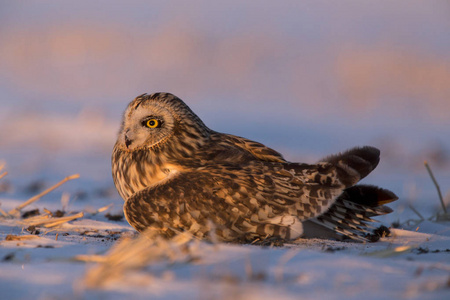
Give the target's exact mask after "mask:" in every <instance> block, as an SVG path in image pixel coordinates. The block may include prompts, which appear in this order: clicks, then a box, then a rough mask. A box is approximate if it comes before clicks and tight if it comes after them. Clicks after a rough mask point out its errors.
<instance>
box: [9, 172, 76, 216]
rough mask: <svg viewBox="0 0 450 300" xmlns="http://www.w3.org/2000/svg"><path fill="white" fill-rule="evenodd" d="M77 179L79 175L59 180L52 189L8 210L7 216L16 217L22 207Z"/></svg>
mask: <svg viewBox="0 0 450 300" xmlns="http://www.w3.org/2000/svg"><path fill="white" fill-rule="evenodd" d="M77 178H80V175H79V174H74V175H71V176H67V177H66V178H64V179H63V180H61V181H60V182H58V183H57V184H55V185H54V186H52V187H50V188H48V189H46V190H45V191H43V192H42V193H40V194H38V195H36V196H34V197H31V198H30V199H28V200H27V201H25V202H24V203H22V204H20V205H19V206H17V207H16V208H14V209H12V210H10V211H9V212H8V214H9V215H17V214H18V213H19V212H20V210H21V209H23V208H24V207H26V206H28V205H30V204H31V203H33V202H35V201H37V200H39V199H40V198H42V197H43V196H44V195H46V194H48V193H50V192H51V191H53V190H54V189H56V188H58V187H59V186H61V185H63V184H64V183H66V182H67V181H69V180H72V179H77Z"/></svg>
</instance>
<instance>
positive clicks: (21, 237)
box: [5, 234, 40, 241]
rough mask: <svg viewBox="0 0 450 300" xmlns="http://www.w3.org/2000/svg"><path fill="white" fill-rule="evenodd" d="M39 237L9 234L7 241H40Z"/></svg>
mask: <svg viewBox="0 0 450 300" xmlns="http://www.w3.org/2000/svg"><path fill="white" fill-rule="evenodd" d="M39 238H40V237H39V236H36V235H30V234H29V235H14V234H8V235H7V236H6V238H5V241H24V240H35V239H39Z"/></svg>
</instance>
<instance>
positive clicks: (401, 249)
mask: <svg viewBox="0 0 450 300" xmlns="http://www.w3.org/2000/svg"><path fill="white" fill-rule="evenodd" d="M412 249H414V247H413V246H398V247H395V248H394V249H386V250H381V251H375V252H371V253H367V254H364V255H365V256H375V257H380V258H387V257H392V256H396V255H399V254H402V253H406V252H410V251H411V250H412Z"/></svg>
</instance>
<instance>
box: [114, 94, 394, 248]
mask: <svg viewBox="0 0 450 300" xmlns="http://www.w3.org/2000/svg"><path fill="white" fill-rule="evenodd" d="M379 159H380V151H379V150H378V149H376V148H373V147H368V146H366V147H361V148H353V149H351V150H348V151H346V152H343V153H340V154H337V155H333V156H329V157H326V158H324V159H322V160H320V161H319V162H317V163H315V164H305V163H292V162H288V161H286V160H285V159H284V158H283V156H282V155H281V154H280V153H278V152H276V151H275V150H272V149H270V148H268V147H266V146H264V145H262V144H260V143H257V142H254V141H251V140H248V139H245V138H242V137H238V136H234V135H230V134H224V133H219V132H216V131H214V130H211V129H209V128H208V127H206V125H205V124H203V122H202V121H201V120H200V118H199V117H197V115H196V114H195V113H194V112H193V111H192V110H191V109H190V108H189V107H188V106H187V105H186V104H185V103H184V102H183V101H182V100H181V99H179V98H177V97H176V96H174V95H172V94H169V93H156V94H152V95H147V94H144V95H141V96H139V97H137V98H136V99H134V100H133V101H132V102H131V103H130V104H129V105H128V108H127V109H126V111H125V113H124V116H123V122H122V127H121V129H120V133H119V136H118V139H117V142H116V144H115V146H114V150H113V154H112V173H113V178H114V183H115V185H116V188H117V190H118V191H119V194H120V195H121V196H122V198H123V199H124V200H125V204H124V212H125V216H126V218H127V220H128V222H129V223H130V224H131V225H132V226H133V227H134V228H135V229H136V230H138V231H144V230H146V229H147V228H152V229H153V230H155V231H156V232H158V233H159V234H161V235H163V236H165V237H172V236H174V235H175V234H176V233H177V232H180V231H189V232H191V233H193V234H194V235H195V236H197V237H200V238H206V239H211V238H213V236H214V238H215V239H219V240H221V241H228V242H252V241H256V240H265V239H267V238H274V239H281V240H292V239H296V238H298V237H302V236H303V237H333V238H339V237H341V238H342V237H350V238H352V239H355V240H360V241H373V240H376V239H377V237H378V235H377V229H375V228H374V227H372V226H371V225H370V223H371V222H372V221H373V220H372V219H371V217H373V216H378V215H382V214H386V213H389V212H391V209H390V208H388V207H386V206H384V205H383V204H386V203H389V202H391V201H394V200H396V199H397V197H396V196H395V194H394V193H392V192H390V191H388V190H385V189H381V188H378V187H375V186H368V185H356V184H357V183H358V181H359V180H361V179H362V178H364V177H365V176H367V175H368V174H369V173H370V172H371V171H372V170H373V169H374V168H375V167H376V166H377V164H378V162H379Z"/></svg>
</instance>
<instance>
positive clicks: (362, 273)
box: [0, 183, 450, 299]
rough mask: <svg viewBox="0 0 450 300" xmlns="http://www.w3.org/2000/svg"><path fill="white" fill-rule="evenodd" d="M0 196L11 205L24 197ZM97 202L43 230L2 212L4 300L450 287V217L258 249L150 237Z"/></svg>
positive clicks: (392, 292) (433, 293) (398, 294)
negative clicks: (377, 235)
mask: <svg viewBox="0 0 450 300" xmlns="http://www.w3.org/2000/svg"><path fill="white" fill-rule="evenodd" d="M67 184H68V185H69V184H72V183H67ZM61 189H64V186H63V187H61ZM45 198H52V197H51V195H48V196H46V197H45ZM53 198H54V197H53ZM1 201H2V209H3V210H9V209H12V208H14V207H15V206H17V205H19V204H20V203H21V201H17V200H11V199H9V200H8V199H2V200H1ZM40 201H42V202H41V203H39V202H38V203H36V204H34V205H33V208H39V209H40V210H41V211H42V210H43V208H44V207H45V208H47V209H49V210H50V211H55V210H56V209H58V208H59V209H61V208H62V204H59V205H55V203H52V202H48V199H47V201H45V199H43V200H40ZM114 204H118V203H114ZM99 208H100V207H97V208H95V207H94V208H93V207H91V208H90V209H84V211H85V216H84V217H82V218H80V219H78V220H74V221H71V222H68V223H64V224H63V225H61V226H58V227H55V228H45V227H43V226H40V227H37V228H36V229H37V230H38V231H39V232H32V231H31V230H32V229H31V230H30V228H29V227H28V224H25V225H24V224H21V223H20V222H25V221H26V220H28V219H17V218H16V219H0V290H1V291H2V299H61V298H64V299H123V298H127V299H130V298H131V299H148V298H152V299H153V298H158V299H273V298H277V299H299V298H300V299H344V298H345V299H361V298H364V299H386V298H390V299H393V298H395V299H403V298H404V299H448V297H449V295H450V286H449V285H450V283H449V280H450V259H449V258H450V222H432V221H427V220H424V221H418V220H416V221H414V222H412V221H411V222H410V224H409V225H400V228H398V229H392V235H391V236H390V237H387V238H383V239H382V240H381V241H380V242H377V243H370V244H362V243H352V242H337V241H331V240H319V239H312V240H299V241H298V242H296V243H295V244H288V245H284V246H283V247H260V246H251V245H230V244H209V243H205V242H201V241H197V240H192V239H191V238H190V237H189V236H187V237H184V239H183V237H181V238H180V240H179V241H177V242H175V241H174V242H170V243H168V242H165V241H161V240H158V239H153V240H150V239H148V238H147V237H144V236H140V237H139V236H137V234H135V233H134V231H133V230H132V228H130V226H129V225H128V224H127V223H126V221H124V220H120V221H112V220H109V219H108V218H107V217H105V215H106V214H107V213H108V212H111V209H108V210H106V211H103V212H97V210H98V209H99ZM26 210H29V209H26ZM72 210H74V211H77V212H78V211H80V210H83V209H81V207H80V206H78V205H71V204H70V202H69V204H68V206H66V211H67V213H66V215H73V212H71V211H72ZM416 219H418V217H417V218H416ZM27 229H28V230H27Z"/></svg>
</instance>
